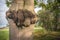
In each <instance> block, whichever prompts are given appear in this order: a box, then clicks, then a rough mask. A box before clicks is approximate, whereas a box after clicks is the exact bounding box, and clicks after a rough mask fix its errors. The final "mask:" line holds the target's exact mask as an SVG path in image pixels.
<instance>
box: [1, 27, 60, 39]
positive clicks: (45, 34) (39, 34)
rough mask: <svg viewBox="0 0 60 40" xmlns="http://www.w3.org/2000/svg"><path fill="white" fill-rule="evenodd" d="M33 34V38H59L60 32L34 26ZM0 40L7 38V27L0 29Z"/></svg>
mask: <svg viewBox="0 0 60 40" xmlns="http://www.w3.org/2000/svg"><path fill="white" fill-rule="evenodd" d="M33 35H34V37H33V38H34V40H60V32H54V31H52V32H51V31H50V32H49V31H46V30H45V29H44V28H41V29H36V28H35V29H34V32H33ZM0 40H9V29H0Z"/></svg>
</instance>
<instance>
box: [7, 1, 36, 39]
mask: <svg viewBox="0 0 60 40" xmlns="http://www.w3.org/2000/svg"><path fill="white" fill-rule="evenodd" d="M18 9H27V10H29V11H31V12H33V13H35V12H34V0H13V2H12V4H11V7H10V9H9V10H16V11H17V10H18ZM8 21H9V24H10V28H9V29H10V30H9V32H10V40H33V38H32V37H33V35H32V32H33V29H34V25H35V24H32V25H30V26H29V27H26V28H24V29H18V27H16V25H15V23H14V22H13V20H11V19H9V20H8Z"/></svg>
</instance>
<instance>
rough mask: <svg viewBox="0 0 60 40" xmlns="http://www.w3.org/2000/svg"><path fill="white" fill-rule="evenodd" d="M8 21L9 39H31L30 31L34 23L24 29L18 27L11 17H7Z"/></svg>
mask: <svg viewBox="0 0 60 40" xmlns="http://www.w3.org/2000/svg"><path fill="white" fill-rule="evenodd" d="M9 23H10V28H9V32H10V39H9V40H33V35H32V32H33V28H34V24H33V25H30V27H27V28H24V29H18V28H17V27H16V25H15V24H14V22H13V21H12V20H11V19H9Z"/></svg>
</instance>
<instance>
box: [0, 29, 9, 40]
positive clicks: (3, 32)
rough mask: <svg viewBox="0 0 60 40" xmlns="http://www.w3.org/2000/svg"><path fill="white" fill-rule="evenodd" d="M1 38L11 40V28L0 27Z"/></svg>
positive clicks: (0, 39) (1, 39)
mask: <svg viewBox="0 0 60 40" xmlns="http://www.w3.org/2000/svg"><path fill="white" fill-rule="evenodd" d="M0 40H9V29H0Z"/></svg>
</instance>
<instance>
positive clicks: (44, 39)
mask: <svg viewBox="0 0 60 40" xmlns="http://www.w3.org/2000/svg"><path fill="white" fill-rule="evenodd" d="M33 35H34V40H60V32H54V31H52V32H51V31H50V32H49V31H46V30H45V29H37V30H36V29H35V30H34V33H33Z"/></svg>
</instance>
